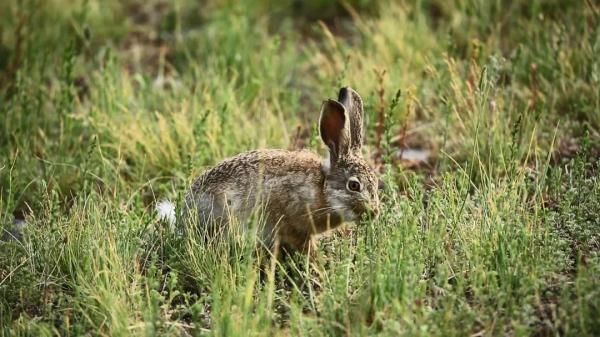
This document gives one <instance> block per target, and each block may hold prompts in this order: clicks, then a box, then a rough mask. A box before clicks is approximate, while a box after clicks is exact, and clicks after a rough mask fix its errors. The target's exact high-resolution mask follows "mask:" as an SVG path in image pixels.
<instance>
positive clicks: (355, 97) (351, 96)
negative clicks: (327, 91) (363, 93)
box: [338, 87, 363, 153]
mask: <svg viewBox="0 0 600 337" xmlns="http://www.w3.org/2000/svg"><path fill="white" fill-rule="evenodd" d="M338 101H339V102H340V103H342V105H344V107H345V108H346V111H348V116H349V117H350V139H351V140H350V150H351V151H353V152H358V153H360V149H361V147H362V140H363V102H362V99H361V98H360V95H359V94H358V93H357V92H356V91H354V90H353V89H352V88H350V87H344V88H341V89H340V92H339V94H338Z"/></svg>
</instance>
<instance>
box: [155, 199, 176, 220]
mask: <svg viewBox="0 0 600 337" xmlns="http://www.w3.org/2000/svg"><path fill="white" fill-rule="evenodd" d="M156 217H157V218H158V220H161V221H165V222H167V223H168V224H169V225H171V226H173V225H175V204H173V203H172V202H170V201H168V200H163V201H161V202H159V203H157V204H156Z"/></svg>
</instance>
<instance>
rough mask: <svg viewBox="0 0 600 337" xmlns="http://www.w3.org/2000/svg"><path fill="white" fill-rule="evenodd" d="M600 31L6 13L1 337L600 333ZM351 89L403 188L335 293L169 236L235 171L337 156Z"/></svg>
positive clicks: (447, 7) (186, 3)
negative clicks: (171, 226)
mask: <svg viewBox="0 0 600 337" xmlns="http://www.w3.org/2000/svg"><path fill="white" fill-rule="evenodd" d="M599 20H600V7H599V6H598V4H597V3H596V2H594V1H591V0H581V1H566V0H545V1H542V0H530V1H525V0H513V1H508V0H491V1H483V0H448V1H442V0H421V1H419V0H398V1H388V0H378V1H365V0H354V1H352V0H349V1H324V0H307V1H299V0H284V1H271V0H257V1H226V0H207V1H192V0H176V1H129V0H128V1H125V0H124V1H116V0H103V1H100V0H4V1H2V2H0V228H2V229H3V233H4V234H3V237H5V239H4V240H3V241H2V242H0V325H1V326H2V328H1V330H0V332H1V333H3V334H5V335H15V336H16V335H40V334H44V335H55V334H61V335H81V334H86V333H87V334H91V335H96V334H97V335H130V334H131V335H186V334H188V335H203V334H214V335H227V336H232V335H240V336H241V335H244V336H246V335H260V336H263V335H310V336H315V335H367V334H368V335H375V334H381V335H423V336H433V335H439V336H452V335H457V336H464V335H467V334H469V335H480V336H483V335H519V336H521V335H536V336H550V335H578V336H581V335H594V334H598V333H599V331H600V320H599V319H598V317H600V312H599V306H598V303H599V302H600V301H598V299H599V294H598V289H599V286H600V284H598V275H599V274H598V272H599V271H600V259H599V258H598V251H599V250H598V249H599V245H600V243H599V240H600V239H599V238H600V234H599V232H600V230H599V228H600V223H598V219H599V218H600V215H599V214H600V201H599V200H600V182H599V178H598V176H599V174H598V172H599V170H598V158H599V157H600V145H599V143H600V90H599V85H600V57H598V55H600V34H599V32H600V21H599ZM346 85H349V86H351V87H353V88H354V89H356V90H357V91H358V92H359V93H360V94H361V95H362V97H363V99H364V102H365V113H366V118H365V119H366V127H367V144H366V146H365V147H366V149H365V156H367V157H368V158H369V161H370V162H371V163H372V165H373V166H375V167H376V168H377V169H378V170H379V171H380V172H381V174H382V177H383V179H384V180H385V181H386V182H388V186H389V189H388V190H387V191H386V192H385V194H384V196H383V201H384V204H385V205H386V211H384V214H382V216H381V218H380V219H379V220H377V221H373V222H372V223H370V224H368V226H363V227H359V228H358V229H356V230H349V231H347V232H343V233H336V234H335V235H333V236H332V237H331V238H329V239H326V240H324V242H323V244H322V247H321V248H322V249H323V251H324V253H323V256H322V262H323V264H322V266H321V267H322V268H323V269H324V271H322V272H324V273H325V275H327V277H325V279H321V281H320V282H321V285H320V287H318V288H319V289H313V287H312V286H310V284H311V283H310V282H309V281H308V280H311V279H313V277H312V276H311V275H310V273H301V272H300V271H302V267H299V268H297V269H298V270H297V271H298V273H299V274H301V276H297V277H299V279H298V278H294V277H291V276H289V275H288V276H289V278H290V279H288V280H287V281H286V282H291V284H292V285H291V286H290V283H286V282H284V281H281V280H282V279H284V280H285V279H286V277H287V276H285V275H287V274H286V273H285V272H283V271H279V272H273V274H272V275H271V274H270V275H271V276H272V277H270V278H268V280H267V281H264V280H262V281H261V280H259V279H260V277H259V274H260V273H259V272H258V267H257V265H256V263H255V256H254V255H253V254H252V249H251V247H253V245H252V244H248V243H246V244H244V243H241V244H239V245H241V246H240V247H241V248H240V250H235V249H232V250H229V249H227V248H225V247H220V248H218V249H217V248H214V247H212V248H211V247H205V246H202V245H201V244H200V243H199V241H198V240H197V238H194V237H189V238H184V239H182V238H180V237H176V236H175V235H174V234H173V233H170V232H168V231H166V230H165V228H163V227H161V225H160V224H159V223H157V222H156V221H155V219H154V214H153V207H154V205H155V203H156V201H157V200H160V199H170V200H178V199H179V198H180V197H181V194H182V193H185V190H186V188H187V187H188V186H189V184H190V183H191V181H192V180H193V178H194V177H196V176H197V175H198V174H200V173H201V172H202V171H203V170H204V169H205V168H206V167H208V166H210V165H213V164H215V163H217V162H219V161H220V160H221V159H223V158H226V157H228V156H231V155H233V154H236V153H238V152H241V151H244V150H249V149H254V148H266V147H273V148H288V149H298V148H310V149H313V150H315V151H319V152H321V153H325V151H324V148H323V147H322V146H321V144H320V140H319V138H318V134H317V132H316V122H317V116H318V113H319V111H318V110H319V107H320V104H321V102H322V101H323V100H324V99H326V98H332V97H335V95H336V93H337V90H338V89H339V87H341V86H346ZM15 219H16V220H24V221H26V224H27V226H26V230H25V232H24V233H23V238H22V239H21V241H15V240H11V239H10V238H8V239H6V238H7V233H13V232H14V231H13V227H14V223H15V221H16V220H15ZM234 246H235V245H234ZM235 247H238V246H235ZM249 247H250V248H249ZM238 248H239V247H238ZM281 268H282V270H284V269H285V268H284V267H281ZM282 275H283V276H282ZM280 281H281V282H282V283H283V284H280ZM305 283H306V284H309V285H308V286H307V285H306V284H305ZM306 287H308V288H306ZM307 289H308V290H307Z"/></svg>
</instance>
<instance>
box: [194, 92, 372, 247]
mask: <svg viewBox="0 0 600 337" xmlns="http://www.w3.org/2000/svg"><path fill="white" fill-rule="evenodd" d="M319 130H320V134H321V138H322V140H323V142H324V143H325V145H327V147H328V148H329V160H323V159H322V158H321V157H320V156H319V155H317V154H316V153H313V152H310V151H306V150H302V151H286V150H255V151H250V152H245V153H241V154H238V155H236V156H234V157H232V158H229V159H226V160H224V161H222V162H221V163H219V164H218V165H216V166H214V167H213V168H211V169H209V170H207V171H205V172H204V173H203V174H202V175H201V176H200V177H198V179H197V180H196V181H195V182H194V184H193V185H192V187H191V189H190V191H189V193H188V194H187V195H186V198H185V205H184V213H183V218H184V219H185V220H186V221H192V224H193V225H197V226H201V229H213V230H214V229H219V228H223V227H221V226H227V225H228V224H229V223H230V220H231V217H232V216H235V217H236V218H237V219H238V220H240V223H241V224H244V222H245V221H248V219H249V217H250V216H251V215H252V214H256V213H253V212H256V210H257V209H259V210H260V212H261V214H262V216H263V220H264V221H263V222H264V225H263V227H262V228H261V230H260V231H259V236H260V237H259V239H260V240H261V241H262V242H263V243H265V244H266V245H267V246H269V247H270V248H274V247H277V246H279V245H280V246H281V247H284V248H285V249H287V250H296V251H300V252H302V253H305V254H306V253H311V252H314V239H315V237H316V236H317V235H318V234H320V233H323V232H325V231H327V230H330V229H334V228H336V227H338V226H340V225H341V224H342V223H343V222H345V221H346V222H351V221H354V220H357V219H359V218H360V217H361V216H362V215H363V214H365V213H366V214H370V215H374V216H375V215H377V214H378V213H379V199H378V178H377V176H376V174H375V172H374V171H373V169H371V168H370V167H369V165H368V164H367V163H366V161H365V160H364V159H363V157H362V154H361V146H362V138H363V104H362V100H361V98H360V96H359V95H358V93H356V92H355V91H354V90H352V89H351V88H349V87H346V88H341V89H340V91H339V96H338V100H337V101H336V100H332V99H328V100H326V101H324V102H323V105H322V107H321V116H320V120H319ZM192 215H193V216H192Z"/></svg>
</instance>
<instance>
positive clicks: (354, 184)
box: [346, 177, 361, 192]
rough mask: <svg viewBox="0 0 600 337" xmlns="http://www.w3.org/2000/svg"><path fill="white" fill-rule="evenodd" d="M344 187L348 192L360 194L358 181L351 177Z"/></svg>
mask: <svg viewBox="0 0 600 337" xmlns="http://www.w3.org/2000/svg"><path fill="white" fill-rule="evenodd" d="M346 187H347V188H348V190H350V191H352V192H360V187H361V186H360V181H358V179H356V178H354V177H352V178H350V179H349V180H348V183H347V184H346Z"/></svg>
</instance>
